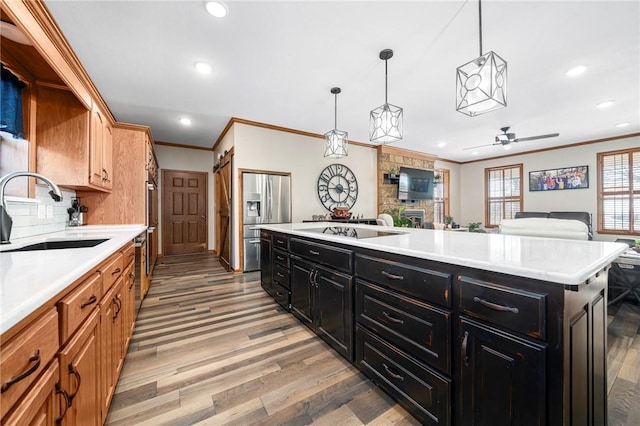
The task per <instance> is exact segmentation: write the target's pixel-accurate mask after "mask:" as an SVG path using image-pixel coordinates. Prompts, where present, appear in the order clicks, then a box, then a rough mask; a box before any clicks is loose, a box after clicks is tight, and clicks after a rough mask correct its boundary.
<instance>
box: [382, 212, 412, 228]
mask: <svg viewBox="0 0 640 426" xmlns="http://www.w3.org/2000/svg"><path fill="white" fill-rule="evenodd" d="M403 211H404V207H389V208H387V209H384V210H383V211H382V213H386V214H388V215H390V216H391V217H392V218H393V226H400V227H403V228H409V227H410V226H411V220H409V218H408V217H405V216H402V212H403Z"/></svg>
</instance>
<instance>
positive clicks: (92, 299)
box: [80, 294, 98, 309]
mask: <svg viewBox="0 0 640 426" xmlns="http://www.w3.org/2000/svg"><path fill="white" fill-rule="evenodd" d="M97 300H98V298H97V297H96V295H95V294H92V295H91V297H90V298H89V300H87V301H86V302H84V303H83V304H82V305H80V309H84V308H86V307H87V306H89V305H93V304H94V303H96V301H97Z"/></svg>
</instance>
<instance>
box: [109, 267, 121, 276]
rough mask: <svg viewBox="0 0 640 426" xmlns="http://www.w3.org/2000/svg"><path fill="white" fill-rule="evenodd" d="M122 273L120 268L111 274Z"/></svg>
mask: <svg viewBox="0 0 640 426" xmlns="http://www.w3.org/2000/svg"><path fill="white" fill-rule="evenodd" d="M120 271H121V269H120V268H116V269H114V270H113V272H112V273H111V275H115V274H119V273H120Z"/></svg>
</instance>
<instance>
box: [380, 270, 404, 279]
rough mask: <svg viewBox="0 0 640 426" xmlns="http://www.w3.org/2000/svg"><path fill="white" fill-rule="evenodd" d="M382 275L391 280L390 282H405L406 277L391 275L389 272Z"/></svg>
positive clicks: (383, 272)
mask: <svg viewBox="0 0 640 426" xmlns="http://www.w3.org/2000/svg"><path fill="white" fill-rule="evenodd" d="M382 275H384V276H385V277H387V278H389V279H390V280H404V277H403V276H402V275H394V274H390V273H388V272H387V271H382Z"/></svg>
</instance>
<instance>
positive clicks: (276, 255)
mask: <svg viewBox="0 0 640 426" xmlns="http://www.w3.org/2000/svg"><path fill="white" fill-rule="evenodd" d="M273 261H274V262H275V263H276V264H278V265H282V266H284V267H285V268H288V267H289V254H288V253H287V252H286V251H282V250H280V249H277V248H274V249H273Z"/></svg>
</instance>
